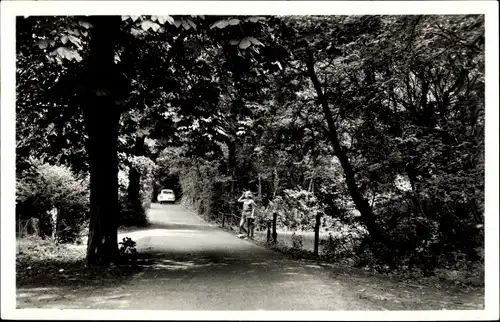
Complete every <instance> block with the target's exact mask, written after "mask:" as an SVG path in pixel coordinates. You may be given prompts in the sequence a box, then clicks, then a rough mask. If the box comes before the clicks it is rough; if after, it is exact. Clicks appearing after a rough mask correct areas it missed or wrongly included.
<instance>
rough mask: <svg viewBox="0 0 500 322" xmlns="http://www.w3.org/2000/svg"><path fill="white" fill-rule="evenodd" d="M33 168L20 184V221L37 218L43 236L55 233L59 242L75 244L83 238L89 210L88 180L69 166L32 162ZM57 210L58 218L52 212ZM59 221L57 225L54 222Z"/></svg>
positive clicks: (18, 202)
mask: <svg viewBox="0 0 500 322" xmlns="http://www.w3.org/2000/svg"><path fill="white" fill-rule="evenodd" d="M30 163H31V166H30V167H29V169H27V170H26V171H24V172H23V173H21V175H20V176H19V177H18V178H17V181H16V203H17V205H16V213H17V215H18V220H21V221H25V220H28V219H30V218H37V219H38V222H39V233H40V235H41V236H42V237H44V236H50V235H52V233H53V231H52V230H53V229H52V227H53V224H55V225H56V236H55V237H56V239H57V240H58V241H61V242H73V241H75V239H76V238H77V237H78V236H79V235H80V230H81V229H82V228H83V225H84V224H85V220H86V219H87V217H88V211H89V193H88V181H87V179H86V178H84V179H80V178H77V176H76V175H75V174H74V173H73V172H72V171H71V170H70V169H69V168H67V167H65V166H58V165H50V164H46V163H42V162H40V161H38V160H34V159H32V160H30ZM51 210H55V212H53V213H55V217H52V216H51V215H50V214H49V211H51ZM54 220H55V222H54Z"/></svg>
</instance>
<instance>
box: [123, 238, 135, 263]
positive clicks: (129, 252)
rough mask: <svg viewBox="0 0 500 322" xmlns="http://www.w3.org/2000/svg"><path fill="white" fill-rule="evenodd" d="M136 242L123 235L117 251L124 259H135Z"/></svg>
mask: <svg viewBox="0 0 500 322" xmlns="http://www.w3.org/2000/svg"><path fill="white" fill-rule="evenodd" d="M136 245H137V243H136V242H135V241H133V240H132V238H129V237H124V238H123V240H122V241H121V242H120V243H119V252H120V256H122V258H123V259H125V260H132V261H133V260H136V259H137V249H136V247H135V246H136Z"/></svg>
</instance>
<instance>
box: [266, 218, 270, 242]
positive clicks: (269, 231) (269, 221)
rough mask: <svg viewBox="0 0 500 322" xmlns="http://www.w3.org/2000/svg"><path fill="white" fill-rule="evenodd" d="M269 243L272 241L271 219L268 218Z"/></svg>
mask: <svg viewBox="0 0 500 322" xmlns="http://www.w3.org/2000/svg"><path fill="white" fill-rule="evenodd" d="M266 224H267V243H269V242H270V241H271V220H270V219H268V220H267V222H266Z"/></svg>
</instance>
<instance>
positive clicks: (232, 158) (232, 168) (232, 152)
mask: <svg viewBox="0 0 500 322" xmlns="http://www.w3.org/2000/svg"><path fill="white" fill-rule="evenodd" d="M228 154H229V156H228V164H229V175H230V176H231V194H232V193H234V191H235V182H236V142H235V141H234V139H230V140H229V141H228Z"/></svg>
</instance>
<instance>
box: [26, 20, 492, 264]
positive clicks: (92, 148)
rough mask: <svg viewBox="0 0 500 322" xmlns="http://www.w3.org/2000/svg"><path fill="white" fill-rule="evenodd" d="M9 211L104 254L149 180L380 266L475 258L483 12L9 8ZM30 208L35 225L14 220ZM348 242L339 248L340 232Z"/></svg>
mask: <svg viewBox="0 0 500 322" xmlns="http://www.w3.org/2000/svg"><path fill="white" fill-rule="evenodd" d="M16 28H17V39H16V47H17V48H16V49H17V83H16V89H17V102H16V114H17V115H16V122H17V123H16V155H17V157H16V178H17V185H16V189H17V194H16V202H17V206H16V212H17V222H18V227H19V228H18V229H19V231H20V232H21V231H22V230H26V229H27V228H26V227H28V228H29V229H34V230H35V231H37V233H38V234H40V235H45V236H48V237H52V238H53V239H54V240H56V241H58V242H74V241H75V240H76V239H78V238H79V236H81V235H82V234H85V235H87V236H88V247H87V260H88V261H89V262H90V263H98V262H113V261H115V260H116V259H117V257H118V241H117V229H118V227H119V226H120V225H125V226H126V225H136V226H139V225H147V217H146V210H147V208H148V207H149V204H150V203H151V202H152V201H155V200H154V199H155V195H156V194H157V193H158V191H159V189H161V188H163V187H170V188H173V189H174V190H175V192H176V194H177V195H178V196H179V197H180V198H181V199H182V202H183V203H184V204H186V205H190V206H191V207H192V208H193V209H195V210H196V211H197V212H198V213H199V214H201V215H202V216H204V217H205V218H206V219H207V220H215V219H216V218H218V216H219V214H220V213H234V214H238V212H239V210H238V205H237V204H236V200H237V199H238V197H239V196H240V195H241V193H242V191H244V190H247V189H249V190H251V191H253V192H254V194H255V197H256V203H257V204H258V206H259V209H258V214H257V216H258V218H259V220H260V221H264V220H265V219H267V218H269V216H271V215H272V213H278V222H279V225H280V227H281V228H282V229H287V230H290V231H308V230H309V231H310V230H312V226H313V225H314V218H315V217H316V215H318V214H319V215H321V218H322V229H323V230H324V231H330V232H332V231H333V232H335V231H339V230H342V231H345V232H346V233H345V234H342V235H331V236H330V238H329V245H330V246H329V252H330V254H331V256H332V257H334V258H341V257H350V258H356V262H357V263H358V264H362V265H372V266H376V267H378V268H380V269H383V268H386V269H394V268H401V267H403V268H418V269H423V270H424V271H426V272H429V273H431V272H432V271H433V270H434V269H436V268H440V267H446V268H456V269H465V268H471V267H476V265H482V261H483V259H484V253H483V248H484V227H483V224H484V149H485V147H484V114H485V92H484V73H485V67H484V17H483V16H464V15H462V16H461V15H454V16H443V15H441V16H432V15H429V16H412V15H404V16H375V15H373V16H355V15H353V16H283V17H278V16H265V17H257V16H248V17H247V16H245V17H244V16H237V17H220V16H121V17H120V16H91V17H62V16H61V17H40V16H37V17H18V18H17V26H16ZM30 227H31V228H30ZM346 244H349V245H352V247H350V248H348V249H346V247H343V246H345V245H346Z"/></svg>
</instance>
